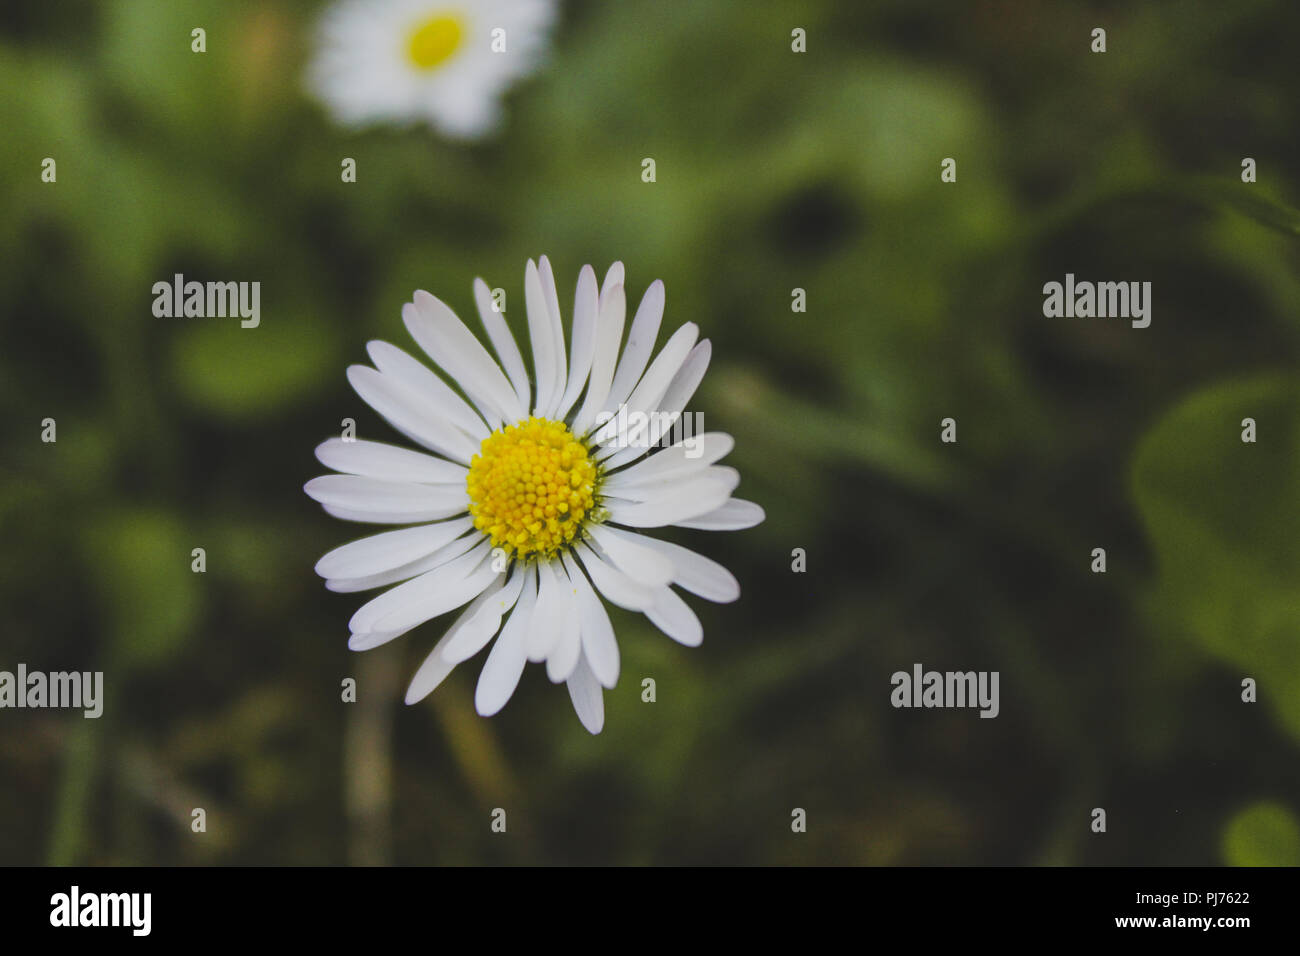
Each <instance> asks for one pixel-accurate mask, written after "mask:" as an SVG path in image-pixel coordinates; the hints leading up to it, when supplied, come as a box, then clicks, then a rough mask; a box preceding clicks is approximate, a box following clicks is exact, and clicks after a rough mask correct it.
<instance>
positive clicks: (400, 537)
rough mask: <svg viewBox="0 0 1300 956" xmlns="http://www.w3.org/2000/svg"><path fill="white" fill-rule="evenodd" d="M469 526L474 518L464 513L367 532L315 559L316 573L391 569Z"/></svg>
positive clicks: (347, 575)
mask: <svg viewBox="0 0 1300 956" xmlns="http://www.w3.org/2000/svg"><path fill="white" fill-rule="evenodd" d="M473 526H474V519H473V518H471V517H469V516H468V515H466V516H465V517H463V518H453V519H452V520H450V521H440V522H438V523H436V524H425V525H420V526H419V527H416V528H402V529H401V530H399V531H385V532H384V533H383V534H375V535H371V536H370V537H368V538H362V539H361V540H359V541H351V542H349V543H347V544H345V545H340V546H339V547H337V548H335V549H334V550H333V551H330V552H328V553H327V554H326V555H325V556H324V557H322V558H321V559H320V560H319V561H317V562H316V573H317V574H319V575H320V576H321V577H323V578H363V577H366V576H368V575H371V574H380V573H382V572H384V571H391V570H392V569H393V568H400V567H401V566H402V565H404V564H409V563H410V562H412V561H418V560H419V559H420V558H423V557H425V556H426V555H430V554H433V552H435V551H437V550H438V549H439V548H441V547H442V546H443V545H445V544H447V543H449V542H450V541H452V540H453V539H455V538H456V537H458V536H459V535H462V534H464V533H465V532H466V531H468V530H469V529H470V528H472V527H473Z"/></svg>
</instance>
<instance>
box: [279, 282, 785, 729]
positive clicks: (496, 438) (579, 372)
mask: <svg viewBox="0 0 1300 956" xmlns="http://www.w3.org/2000/svg"><path fill="white" fill-rule="evenodd" d="M524 293H525V304H526V308H527V312H528V330H529V333H530V336H531V339H532V351H533V358H534V363H535V369H536V377H535V379H534V381H533V382H532V383H530V382H529V380H528V373H527V372H526V371H525V369H524V361H523V358H522V356H521V355H520V352H519V347H518V345H517V344H516V343H515V339H514V337H513V336H512V335H511V333H510V330H509V328H508V327H507V326H506V322H505V318H504V317H503V316H502V315H501V313H499V312H497V311H495V309H494V306H493V299H492V296H491V293H489V291H488V287H487V284H486V283H484V281H483V280H482V279H476V280H475V281H474V296H475V299H476V302H477V304H478V312H479V317H480V318H481V319H482V322H483V326H484V329H485V330H486V332H487V336H488V339H489V340H490V341H491V343H492V346H493V348H494V349H495V350H496V353H497V357H498V358H499V359H500V363H501V364H500V365H498V364H497V362H496V361H495V360H493V358H492V357H491V356H490V355H489V354H488V351H487V349H486V348H484V347H483V345H482V344H481V343H480V342H479V340H478V339H477V338H476V337H475V336H474V334H473V333H472V332H470V330H469V329H468V328H466V327H465V325H464V324H463V323H462V322H461V320H460V319H459V318H457V317H456V315H455V313H454V312H452V310H451V309H450V308H448V307H447V306H446V305H444V304H443V303H442V302H441V301H440V300H438V299H436V298H434V297H433V296H432V295H430V294H429V293H427V292H423V291H421V292H416V293H415V296H414V301H413V302H410V303H407V304H406V305H404V306H403V307H402V320H403V321H404V322H405V324H406V328H407V331H408V332H410V334H411V337H412V338H414V339H415V341H416V342H417V343H418V344H419V345H420V347H421V348H422V349H423V350H424V351H425V352H426V353H427V354H428V356H429V357H430V358H431V359H432V360H433V361H434V362H435V363H436V364H437V365H438V367H439V368H441V369H442V370H443V372H445V373H446V375H447V376H448V378H449V379H450V380H451V382H452V383H453V384H454V385H455V386H456V387H457V388H458V389H459V390H460V391H461V392H463V393H464V395H465V396H466V397H467V398H468V399H469V401H468V402H467V401H465V400H464V399H462V398H461V397H460V395H458V394H457V393H456V392H455V391H453V390H452V388H451V387H450V385H448V383H447V382H445V381H444V380H443V379H442V378H440V377H439V376H438V374H437V373H435V372H434V371H432V370H431V369H430V368H429V367H428V366H426V365H425V364H423V363H422V362H420V361H418V360H417V359H415V358H413V357H412V356H410V355H409V354H407V353H406V352H404V351H402V350H401V349H399V348H397V347H396V346H394V345H390V344H388V343H387V342H379V341H375V342H371V343H370V344H369V345H368V346H367V350H368V351H369V353H370V358H371V360H372V361H373V362H374V368H371V367H370V366H367V365H354V366H352V367H351V368H349V369H348V381H350V382H351V383H352V387H353V388H355V389H356V391H357V394H359V395H360V396H361V398H362V399H364V400H365V401H366V403H367V404H369V405H370V406H371V407H372V408H374V409H375V411H377V412H379V414H380V415H382V416H383V417H384V418H386V419H387V420H388V422H389V424H391V425H392V426H393V427H394V428H396V429H397V430H398V431H399V432H401V433H402V434H404V435H406V436H407V437H408V438H410V439H412V440H413V441H415V442H418V443H419V444H420V445H422V446H424V447H425V448H427V449H428V450H429V451H430V452H432V453H433V454H426V453H424V452H418V451H413V450H410V449H406V448H399V447H396V446H394V445H388V444H382V443H379V442H373V441H360V440H349V439H343V438H332V439H330V440H328V441H326V442H325V443H324V444H322V445H321V446H320V447H319V448H317V449H316V456H317V457H318V458H319V459H320V460H321V462H322V463H323V464H325V465H327V466H328V467H330V468H333V469H334V470H335V471H338V472H342V474H336V475H327V476H325V477H322V478H315V479H313V480H311V481H309V482H308V483H307V485H306V486H305V489H304V490H305V491H306V492H307V494H309V495H310V496H311V497H312V498H314V499H316V500H317V501H319V502H320V503H321V504H322V505H324V507H325V510H326V511H327V512H329V513H330V514H332V515H334V516H335V517H336V518H343V519H345V520H348V521H366V522H372V523H377V524H409V525H413V527H409V528H403V529H401V530H398V531H388V532H385V533H383V534H378V535H374V536H373V537H369V538H363V539H361V540H360V541H354V542H352V543H351V544H345V545H343V546H342V547H340V548H336V549H335V550H333V551H331V552H329V554H327V555H325V556H324V557H323V558H321V559H320V561H319V562H318V563H317V565H316V572H317V573H318V574H320V575H321V576H322V577H323V578H325V579H326V587H328V588H329V589H330V590H333V591H363V590H367V589H370V588H378V587H386V586H388V585H390V584H397V582H399V581H402V582H405V583H402V584H397V586H396V587H393V588H390V589H389V590H387V591H385V592H384V593H383V594H380V595H379V596H378V597H376V598H374V599H373V600H372V601H370V602H369V603H368V604H365V605H363V606H362V607H361V609H360V610H358V611H357V612H356V614H354V615H353V617H352V620H351V623H350V627H351V630H352V637H351V639H350V640H349V641H348V646H349V647H351V648H352V649H353V650H367V649H369V648H372V647H377V646H379V645H380V644H383V643H385V642H387V641H391V640H392V639H393V638H395V637H398V636H399V635H401V634H405V633H406V632H407V631H409V630H411V629H412V628H414V627H417V626H419V625H420V624H423V623H424V622H425V621H428V620H430V619H431V618H434V617H437V616H439V615H441V614H445V613H447V612H448V611H452V610H454V609H456V608H459V607H462V606H465V605H468V607H466V608H465V610H464V611H463V612H462V613H461V614H460V616H459V617H458V618H457V619H456V621H455V623H453V624H452V625H451V627H450V628H449V629H448V630H447V632H446V634H444V635H443V637H442V639H441V640H440V641H438V643H437V645H436V646H435V647H434V649H433V651H432V653H430V654H429V656H428V658H427V659H426V660H425V662H424V664H423V665H422V666H421V667H420V669H419V670H418V671H417V672H416V675H415V677H414V679H413V680H412V682H411V686H410V688H409V689H408V690H407V692H406V702H407V703H408V704H411V703H415V702H416V701H418V700H421V699H423V698H424V697H425V696H426V695H428V694H429V693H430V692H431V691H432V690H433V689H434V688H435V687H437V686H438V685H439V684H440V683H441V682H442V680H443V679H444V678H445V677H446V676H447V675H448V674H449V673H450V672H451V670H452V668H454V667H455V666H456V664H458V663H459V662H461V661H464V660H467V659H469V658H470V657H472V656H474V655H475V654H477V653H478V652H479V651H480V650H482V649H483V648H484V647H486V646H487V645H488V644H489V643H490V642H492V639H493V638H494V637H495V638H496V642H495V643H493V644H492V650H491V652H490V653H489V654H488V656H487V661H486V662H485V663H484V665H483V670H482V672H481V673H480V675H479V680H478V689H477V692H476V694H475V706H476V708H477V710H478V712H479V713H480V714H482V715H484V716H491V715H493V714H495V713H496V712H497V711H499V710H500V709H501V708H502V707H504V706H505V704H506V702H507V701H508V700H509V699H510V696H511V694H513V693H514V690H515V687H516V686H517V685H518V683H519V678H520V676H521V675H522V673H523V670H524V664H525V663H526V662H527V661H533V662H535V663H542V662H545V664H546V673H547V676H549V677H550V679H551V680H552V681H553V682H555V683H558V682H560V681H566V682H567V683H568V687H569V694H570V696H571V697H572V698H573V706H574V709H575V710H576V711H577V712H578V717H579V719H580V720H581V721H582V723H583V725H584V726H585V727H586V728H587V729H588V730H589V731H591V732H592V733H593V734H594V733H599V732H600V729H601V727H602V725H603V724H604V719H605V710H604V700H603V696H602V691H601V687H602V686H603V687H613V686H614V685H615V683H616V682H617V681H618V670H619V653H618V644H617V642H616V641H615V639H614V630H613V627H612V626H611V624H610V620H609V616H608V614H607V613H606V612H605V607H604V605H603V603H602V602H601V598H602V597H603V598H604V599H605V600H607V601H609V602H610V603H611V604H616V605H618V606H619V607H623V608H628V609H630V610H633V611H640V612H642V613H644V614H645V615H646V617H647V618H649V619H650V621H651V622H653V623H654V625H655V626H656V627H658V628H659V629H660V630H661V631H663V632H664V633H665V634H667V635H668V636H669V637H671V638H673V639H675V640H677V641H679V642H681V643H682V644H685V645H687V646H695V645H698V644H699V643H700V641H701V640H702V639H703V631H702V629H701V627H700V622H699V619H698V618H697V617H696V616H695V614H694V612H693V611H692V610H691V609H690V607H689V606H688V605H687V604H686V602H685V601H684V600H682V598H681V597H680V596H679V595H678V593H677V592H676V591H674V590H673V587H672V586H673V585H675V586H677V587H679V588H681V589H683V590H685V591H689V592H691V593H692V594H695V595H698V596H699V597H702V598H704V599H706V600H709V601H717V602H726V601H734V600H735V599H736V598H737V597H739V596H740V586H739V585H738V584H737V583H736V579H735V578H734V577H733V576H732V575H731V573H730V572H729V571H727V569H726V568H724V567H722V566H721V565H720V564H717V563H716V562H714V561H712V560H710V559H709V558H706V557H704V556H703V555H700V554H696V553H695V552H694V551H691V550H688V549H687V548H684V547H682V546H680V545H677V544H673V543H671V542H667V541H661V540H659V539H656V538H653V537H650V536H648V535H644V534H642V533H640V531H639V529H644V528H658V527H665V526H669V525H677V526H680V527H684V528H698V529H704V530H709V531H729V530H737V529H740V528H748V527H751V526H753V525H755V524H758V523H759V522H760V521H762V520H763V517H764V515H763V510H762V508H760V507H759V506H758V505H756V504H754V503H752V502H749V501H742V500H741V499H739V498H733V497H732V496H731V495H732V492H733V491H734V490H735V488H736V485H737V484H738V483H739V481H740V475H739V474H738V473H737V472H736V470H735V469H734V468H728V467H724V466H721V465H718V464H716V463H717V461H718V460H719V459H721V458H722V457H723V456H724V455H726V454H727V453H728V452H729V451H731V448H732V445H733V444H734V442H733V441H732V438H731V436H729V435H725V434H723V433H721V432H704V433H702V434H691V433H690V432H689V430H688V429H681V428H680V426H679V427H678V428H677V429H674V430H670V429H672V425H673V421H674V418H675V416H677V415H678V414H679V413H681V412H682V411H683V410H684V409H685V407H686V403H687V402H688V401H689V400H690V398H691V396H692V395H693V394H694V393H695V389H696V387H697V386H698V385H699V383H700V380H701V379H702V378H703V376H704V371H705V369H706V368H707V367H708V364H709V356H710V352H711V346H710V343H709V341H708V340H707V339H705V340H704V341H702V342H698V343H697V341H696V338H697V337H698V335H699V328H698V327H697V326H696V325H695V324H694V323H693V322H687V323H686V324H685V325H683V326H682V327H681V328H679V329H678V330H677V331H676V332H674V333H673V334H672V336H671V337H669V339H668V341H667V343H666V344H665V345H664V347H663V348H662V349H661V350H660V351H659V354H658V355H657V356H655V358H654V360H653V361H650V357H651V352H652V350H653V348H654V343H655V339H656V338H657V337H658V334H659V325H660V322H661V320H662V318H663V310H664V286H663V283H662V282H659V281H656V282H654V283H652V284H651V285H650V287H649V289H648V290H647V291H646V293H645V296H644V297H643V298H642V300H641V305H640V307H638V309H637V311H636V316H635V317H634V318H633V320H632V326H631V329H630V331H629V332H628V337H627V343H626V345H625V347H624V348H623V350H622V353H621V354H620V352H619V343H620V342H621V340H622V338H623V325H624V319H625V317H626V313H627V302H626V298H625V296H624V292H623V265H622V263H615V264H614V265H613V266H612V267H611V268H610V270H609V272H608V273H607V274H606V276H605V281H604V284H603V286H602V287H601V288H600V289H599V291H598V290H597V282H596V273H595V271H594V270H593V269H592V268H591V266H585V267H584V268H583V269H582V272H581V274H580V275H579V277H578V285H577V291H576V293H575V297H574V306H573V333H572V336H571V340H570V343H569V347H568V351H567V354H568V358H567V359H566V347H565V340H564V331H563V327H562V324H561V319H560V304H559V297H558V296H557V294H556V288H555V279H554V276H553V275H552V273H551V266H550V263H548V262H547V260H546V257H545V256H543V257H542V258H541V260H540V261H539V262H538V263H536V264H535V263H534V262H533V261H532V260H531V259H530V260H529V261H528V266H527V268H526V269H525V271H524ZM503 367H504V372H503V371H502V368H503ZM580 398H581V401H579V399H580ZM530 409H531V414H530V412H529V410H530ZM616 410H623V411H625V413H626V414H625V415H624V416H621V417H614V418H612V419H611V418H609V413H611V412H615V411H616ZM652 412H659V413H661V414H660V415H651V414H649V413H652ZM638 413H640V414H638ZM607 419H608V421H606V420H607ZM680 420H681V421H689V419H680ZM601 422H605V424H600V423H601ZM623 423H631V424H629V425H628V426H627V427H626V428H624V427H623ZM682 431H687V434H686V435H685V437H682V439H681V440H680V441H677V442H676V443H675V444H672V445H671V446H670V447H661V450H657V451H655V452H654V453H653V454H649V455H648V457H647V453H648V451H649V449H650V448H651V447H656V446H661V445H662V444H666V442H664V443H661V442H660V441H659V440H660V439H661V438H662V437H664V436H667V437H668V440H670V441H671V440H672V439H673V438H675V437H678V436H679V435H681V433H682ZM503 625H504V626H503ZM498 632H499V633H498Z"/></svg>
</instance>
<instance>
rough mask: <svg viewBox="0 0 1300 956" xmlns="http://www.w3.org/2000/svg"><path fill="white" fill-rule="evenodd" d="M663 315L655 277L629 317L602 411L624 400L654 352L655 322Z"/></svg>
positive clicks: (661, 294) (660, 289)
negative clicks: (621, 352) (625, 342)
mask: <svg viewBox="0 0 1300 956" xmlns="http://www.w3.org/2000/svg"><path fill="white" fill-rule="evenodd" d="M663 318H664V284H663V282H661V281H660V280H659V279H655V281H654V282H651V283H650V287H649V288H648V289H646V290H645V295H643V296H641V304H640V305H639V306H637V309H636V315H635V316H634V317H633V318H632V328H631V329H630V330H629V331H628V333H627V344H626V345H625V346H623V357H622V358H620V359H619V361H618V370H617V371H616V372H615V373H614V381H613V383H612V384H611V385H610V387H609V395H608V396H606V398H605V406H604V408H605V411H613V410H614V409H616V408H618V406H619V405H621V404H622V403H623V402H625V401H627V398H628V396H629V395H631V394H632V389H633V388H634V387H635V386H636V383H637V381H638V380H639V379H640V378H641V373H642V372H644V371H645V367H646V363H647V362H649V361H650V353H651V352H653V351H654V347H655V340H656V339H657V338H658V337H659V325H660V323H661V322H663Z"/></svg>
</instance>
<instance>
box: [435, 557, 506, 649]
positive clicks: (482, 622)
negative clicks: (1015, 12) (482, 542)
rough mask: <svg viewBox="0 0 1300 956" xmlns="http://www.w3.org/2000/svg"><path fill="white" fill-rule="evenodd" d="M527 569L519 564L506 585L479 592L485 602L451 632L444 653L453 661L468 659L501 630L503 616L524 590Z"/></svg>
mask: <svg viewBox="0 0 1300 956" xmlns="http://www.w3.org/2000/svg"><path fill="white" fill-rule="evenodd" d="M524 576H525V575H524V569H523V568H522V567H520V566H518V565H516V566H515V569H514V570H513V571H512V572H511V573H510V580H508V581H507V582H506V583H505V586H504V587H501V588H496V589H493V590H491V591H489V592H484V594H483V595H480V600H481V601H482V604H481V605H480V607H479V609H478V610H477V611H476V612H475V616H474V617H473V619H472V620H467V621H466V626H465V627H464V628H462V629H461V630H460V632H459V633H457V634H455V635H453V636H452V639H451V640H450V641H448V642H447V645H446V646H445V647H444V648H443V649H442V656H443V657H445V658H447V660H448V661H449V662H451V663H453V664H455V663H459V662H460V661H464V660H469V658H471V657H473V656H474V655H475V654H477V653H478V652H479V651H481V650H482V649H483V648H484V647H486V646H487V642H488V641H490V640H492V638H493V637H494V636H496V633H497V631H499V630H501V619H502V618H503V617H505V615H506V613H507V612H508V611H509V610H510V609H511V608H512V607H514V606H515V602H516V601H518V600H519V593H520V592H521V591H522V590H523V585H524Z"/></svg>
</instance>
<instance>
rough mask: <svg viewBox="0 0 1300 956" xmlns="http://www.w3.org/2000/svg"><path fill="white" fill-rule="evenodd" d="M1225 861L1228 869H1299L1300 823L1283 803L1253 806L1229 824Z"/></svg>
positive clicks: (1225, 837) (1225, 839) (1224, 842)
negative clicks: (1273, 867)
mask: <svg viewBox="0 0 1300 956" xmlns="http://www.w3.org/2000/svg"><path fill="white" fill-rule="evenodd" d="M1223 861H1224V862H1225V863H1227V864H1228V865H1229V866H1300V823H1297V822H1296V818H1295V815H1294V814H1293V813H1292V812H1291V811H1290V810H1288V809H1287V808H1286V807H1284V806H1282V805H1280V804H1277V803H1256V804H1252V805H1251V806H1249V807H1247V808H1246V809H1244V810H1242V811H1240V812H1239V813H1237V814H1236V815H1235V816H1234V817H1233V818H1232V819H1231V820H1230V821H1229V822H1228V826H1227V828H1226V829H1225V830H1224V833H1223Z"/></svg>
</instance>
